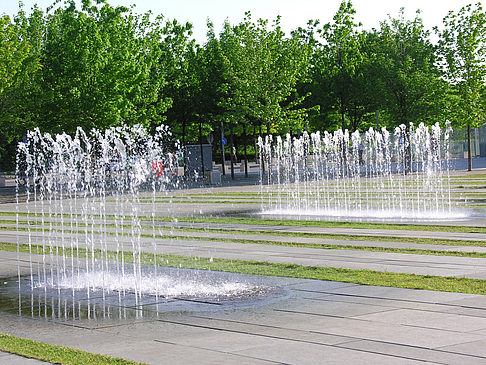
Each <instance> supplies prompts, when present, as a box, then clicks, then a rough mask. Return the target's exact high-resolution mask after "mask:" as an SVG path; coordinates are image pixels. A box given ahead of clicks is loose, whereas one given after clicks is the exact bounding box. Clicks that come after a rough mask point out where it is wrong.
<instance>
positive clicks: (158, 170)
mask: <svg viewBox="0 0 486 365" xmlns="http://www.w3.org/2000/svg"><path fill="white" fill-rule="evenodd" d="M152 172H153V173H154V174H155V176H157V177H162V176H163V175H164V163H163V162H162V161H154V162H152Z"/></svg>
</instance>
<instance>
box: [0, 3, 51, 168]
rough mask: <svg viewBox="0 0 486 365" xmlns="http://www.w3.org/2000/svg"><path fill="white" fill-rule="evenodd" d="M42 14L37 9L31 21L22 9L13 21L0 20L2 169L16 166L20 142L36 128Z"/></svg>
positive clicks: (0, 134)
mask: <svg viewBox="0 0 486 365" xmlns="http://www.w3.org/2000/svg"><path fill="white" fill-rule="evenodd" d="M41 18H42V13H41V12H40V11H39V10H38V9H37V8H34V9H33V12H32V14H31V16H30V17H29V18H27V16H26V14H25V13H24V11H23V10H21V11H20V12H19V13H18V14H17V16H16V17H15V18H14V21H13V22H12V21H11V20H10V18H9V17H8V16H2V17H1V18H0V161H1V164H0V168H1V169H12V168H13V165H14V163H15V148H16V144H17V143H16V142H17V141H18V140H19V139H20V138H21V136H22V135H25V131H26V130H27V129H28V128H29V126H32V124H33V123H32V119H33V114H34V113H35V108H34V107H33V106H32V103H33V101H34V100H35V98H33V97H32V96H33V95H34V93H35V91H36V87H37V85H38V83H36V81H37V75H38V71H39V69H40V63H39V46H38V45H37V43H36V42H35V41H36V40H39V39H41V37H42V34H41V35H39V34H37V31H38V30H39V27H38V25H39V24H38V22H39V21H40V19H41Z"/></svg>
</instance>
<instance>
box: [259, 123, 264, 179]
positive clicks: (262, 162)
mask: <svg viewBox="0 0 486 365" xmlns="http://www.w3.org/2000/svg"><path fill="white" fill-rule="evenodd" d="M260 137H261V138H263V135H262V123H261V122H260ZM259 157H260V168H261V169H262V173H263V174H264V173H265V161H264V158H265V154H264V153H263V150H261V151H260V156H259Z"/></svg>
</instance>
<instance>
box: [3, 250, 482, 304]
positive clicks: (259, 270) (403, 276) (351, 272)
mask: <svg viewBox="0 0 486 365" xmlns="http://www.w3.org/2000/svg"><path fill="white" fill-rule="evenodd" d="M38 247H39V245H32V251H34V249H36V248H38ZM40 247H42V246H40ZM19 248H20V251H21V252H26V253H28V252H29V245H27V244H20V245H19ZM58 248H59V252H60V251H61V247H58ZM0 250H4V251H15V252H16V251H17V244H16V243H15V244H14V243H9V244H4V243H0ZM64 252H65V255H66V256H71V255H72V251H71V250H70V248H65V249H64ZM86 253H87V251H86V249H84V248H79V255H80V256H79V257H80V258H83V257H86ZM90 254H91V252H90ZM108 254H109V255H110V257H109V258H111V259H113V258H115V257H116V256H115V255H116V252H115V251H108ZM96 255H101V251H100V250H97V251H96ZM124 256H125V261H126V262H130V261H131V260H133V256H132V252H131V251H130V252H129V251H125V255H124ZM155 260H156V261H155V264H156V265H158V266H167V267H178V268H189V269H199V270H211V271H223V272H233V273H242V274H250V275H265V276H280V277H292V278H301V279H313V280H327V281H338V282H345V283H354V284H361V285H374V286H384V287H395V288H405V289H420V290H433V291H445V292H455V293H467V294H480V295H486V280H483V279H469V278H460V277H453V276H449V277H445V276H436V275H419V274H407V273H395V272H382V271H375V270H368V269H361V270H356V269H345V268H333V267H323V266H305V265H299V264H289V263H271V262H268V261H245V260H232V259H220V258H207V257H194V256H180V255H164V254H157V255H155ZM140 261H141V262H142V263H143V264H146V265H154V254H153V253H150V252H142V253H141V255H140Z"/></svg>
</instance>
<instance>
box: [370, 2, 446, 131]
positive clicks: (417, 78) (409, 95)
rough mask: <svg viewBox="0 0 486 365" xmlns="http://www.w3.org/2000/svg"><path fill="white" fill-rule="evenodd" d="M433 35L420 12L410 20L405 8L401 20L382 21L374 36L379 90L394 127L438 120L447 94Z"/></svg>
mask: <svg viewBox="0 0 486 365" xmlns="http://www.w3.org/2000/svg"><path fill="white" fill-rule="evenodd" d="M429 36H430V32H429V31H427V30H426V29H425V28H424V25H423V23H422V19H421V18H420V11H417V13H416V16H415V19H413V20H406V19H405V18H404V9H403V8H402V9H401V10H400V14H399V17H398V18H391V17H390V18H389V19H388V20H387V21H383V22H381V27H380V30H379V31H377V32H376V34H375V35H373V39H374V46H372V47H373V49H372V52H373V53H374V55H373V56H372V57H373V58H374V60H375V61H374V67H376V69H375V75H377V76H378V78H377V80H376V81H377V87H378V88H381V99H382V102H383V107H384V108H385V109H386V110H387V113H388V114H389V115H390V117H391V118H392V120H393V122H394V123H393V122H392V125H396V124H406V125H408V123H410V122H417V121H422V122H427V121H429V122H435V121H436V116H437V113H438V112H439V111H438V110H437V109H436V108H435V106H436V105H438V100H439V99H440V98H441V97H442V95H443V87H444V85H443V84H444V83H443V81H441V79H440V72H439V70H438V69H437V67H436V66H435V62H436V53H435V47H434V46H433V45H432V43H431V42H430V39H429Z"/></svg>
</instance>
